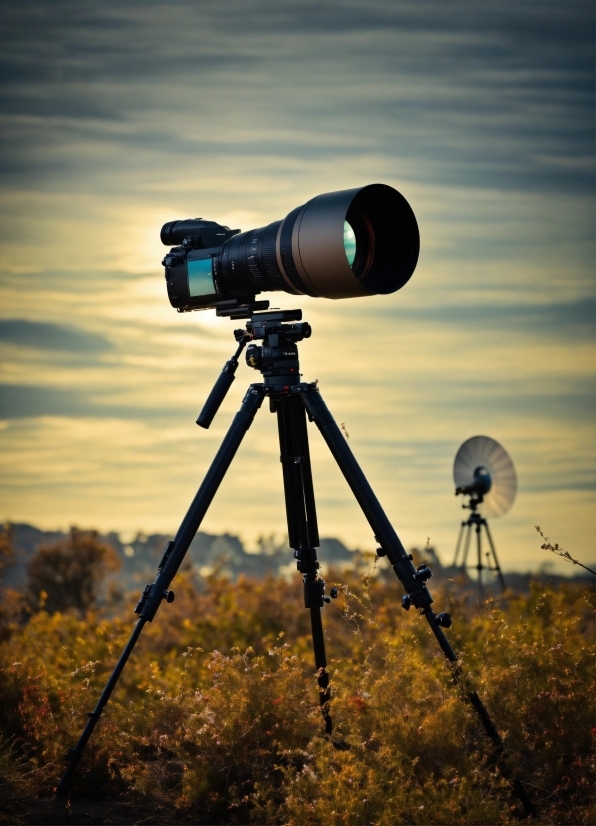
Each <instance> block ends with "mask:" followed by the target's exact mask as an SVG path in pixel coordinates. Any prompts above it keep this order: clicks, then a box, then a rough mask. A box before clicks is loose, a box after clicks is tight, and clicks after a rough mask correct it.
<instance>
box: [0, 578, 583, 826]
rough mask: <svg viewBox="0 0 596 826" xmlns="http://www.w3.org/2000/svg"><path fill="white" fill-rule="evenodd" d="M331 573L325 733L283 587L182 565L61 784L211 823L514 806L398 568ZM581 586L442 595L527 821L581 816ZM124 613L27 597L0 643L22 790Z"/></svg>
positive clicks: (54, 756)
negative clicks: (529, 807) (199, 582)
mask: <svg viewBox="0 0 596 826" xmlns="http://www.w3.org/2000/svg"><path fill="white" fill-rule="evenodd" d="M329 580H330V583H331V582H332V580H333V576H331V577H329ZM333 584H338V585H340V586H341V588H342V594H341V596H340V598H339V599H338V600H337V601H335V602H333V603H332V604H331V605H330V606H329V607H327V608H325V610H324V612H323V613H324V621H325V628H326V634H327V637H328V641H327V649H328V656H329V659H330V672H331V679H332V692H333V699H332V715H333V719H334V724H335V732H334V737H333V740H334V742H331V741H330V740H329V739H328V738H326V737H325V736H324V734H323V725H322V718H321V714H320V710H319V708H318V696H317V688H316V679H315V675H314V673H313V667H312V653H311V649H310V640H309V622H308V611H306V610H305V609H304V608H303V607H302V605H301V593H300V586H299V585H298V584H297V583H296V584H294V585H289V584H287V583H285V582H283V581H276V580H273V579H268V580H264V581H261V582H256V581H248V580H244V581H240V582H239V583H237V584H230V583H229V582H227V581H226V580H223V579H221V578H217V577H212V578H211V579H210V580H209V581H208V582H207V584H206V586H205V588H204V589H202V590H197V589H196V588H195V586H194V584H193V582H192V579H191V578H190V576H188V575H183V576H182V577H180V578H179V579H178V580H177V583H176V602H175V603H173V605H171V606H166V605H163V607H162V609H161V610H160V612H159V614H158V616H157V619H156V621H155V622H154V623H152V625H151V626H150V627H149V628H148V629H147V632H146V633H144V634H143V636H142V637H141V642H140V643H139V646H138V649H137V650H136V651H135V653H134V654H133V657H132V659H131V661H130V662H129V664H128V666H127V668H126V669H125V671H124V674H123V676H122V679H121V682H120V683H119V685H118V688H117V689H116V691H115V693H114V695H113V699H112V701H111V702H110V704H109V705H108V707H107V709H106V711H105V713H104V716H103V717H102V720H101V722H100V724H99V725H98V727H97V729H96V731H95V733H94V735H93V738H92V739H91V741H90V743H89V746H88V747H87V750H86V752H85V757H84V759H83V761H82V762H81V764H80V765H79V767H78V770H77V775H76V782H75V786H74V790H73V795H74V796H75V798H76V796H82V797H86V798H89V797H91V796H93V795H95V796H97V797H101V798H118V799H120V800H127V799H132V798H133V797H134V799H135V800H138V799H139V798H142V799H143V800H145V801H146V811H147V814H148V816H150V815H151V812H152V811H154V809H155V806H156V805H157V804H158V803H159V804H160V805H162V804H164V803H167V805H168V806H169V807H170V808H171V810H173V811H176V812H177V815H176V816H177V817H178V818H179V819H180V820H184V819H188V820H190V821H194V822H197V821H199V820H200V821H201V822H211V823H213V822H220V823H234V822H238V823H247V822H251V821H252V822H257V823H282V822H283V823H295V824H302V823H323V822H325V823H327V822H329V823H338V824H340V823H341V824H357V823H387V824H389V823H391V824H394V823H442V824H446V823H486V824H488V823H510V822H512V821H514V820H515V819H516V817H517V815H518V813H519V804H518V803H517V802H516V801H515V799H512V797H511V794H510V789H509V786H508V784H507V783H506V782H505V781H504V780H503V778H502V777H501V776H500V775H499V772H498V771H497V769H496V768H495V765H494V762H493V761H492V759H491V755H492V749H491V743H490V741H489V740H488V738H487V737H486V736H485V735H484V733H483V730H482V728H481V726H480V725H479V723H478V721H477V719H476V717H475V715H474V713H473V711H472V709H471V708H470V706H469V705H468V704H467V703H466V702H465V701H464V700H463V699H462V697H461V696H460V693H459V691H458V690H457V689H456V688H454V687H453V684H452V681H451V674H450V671H449V667H448V665H447V664H446V662H445V661H444V659H443V658H442V656H440V655H439V652H438V651H437V647H436V643H435V641H434V638H433V637H432V636H431V635H430V633H429V632H428V631H427V630H426V624H425V623H424V622H423V621H422V620H420V618H419V617H417V616H416V614H415V612H413V611H410V612H409V613H407V614H406V613H405V612H403V611H402V610H401V608H400V607H399V600H400V594H399V586H398V584H397V583H393V582H391V583H389V584H385V583H384V582H383V581H380V580H374V579H373V580H371V579H370V578H367V577H365V578H364V580H362V579H361V578H359V577H357V576H356V575H345V576H343V577H342V582H339V583H333ZM446 601H447V598H446V596H445V595H444V594H442V593H441V589H439V590H438V596H437V601H436V604H437V606H440V608H441V609H443V608H444V607H447V606H446ZM451 602H452V603H453V602H454V601H453V599H452V600H451ZM593 602H594V599H593V594H592V593H591V592H590V591H589V590H588V589H586V588H582V587H580V586H572V585H570V586H569V587H567V588H559V589H557V590H554V589H550V588H545V587H544V586H536V587H534V588H533V590H532V592H531V593H530V594H529V595H523V596H520V595H517V596H515V595H512V594H508V595H506V597H505V598H503V599H501V600H499V601H486V602H483V603H481V604H473V603H472V604H466V603H465V602H463V601H462V602H461V604H457V603H455V604H452V606H451V610H452V613H453V615H454V627H453V629H452V630H451V631H450V632H449V634H450V637H451V639H452V640H453V641H454V644H455V645H456V647H457V648H458V649H459V650H461V651H462V657H463V663H464V667H465V669H466V672H467V673H468V674H469V675H470V677H471V679H473V680H474V682H475V684H476V686H477V688H478V690H479V692H480V694H481V696H482V697H483V699H484V700H485V702H486V705H487V707H488V708H489V711H490V712H491V713H492V714H493V716H494V718H495V720H496V722H497V724H498V726H499V728H500V730H501V732H502V733H503V735H504V737H505V742H506V746H507V748H508V750H509V752H510V756H511V762H512V764H513V765H515V767H516V768H517V770H518V771H519V772H520V774H521V776H522V779H523V780H524V782H525V783H526V786H527V789H528V791H529V793H530V795H531V796H532V798H533V799H534V801H535V803H536V805H537V806H538V808H539V810H540V813H541V814H540V822H544V823H591V822H593V815H594V812H593V809H591V806H592V783H593V763H592V762H591V761H592V757H591V754H592V752H591V749H590V747H591V744H590V730H591V729H592V727H593V719H592V718H593V705H594V704H593V691H594V685H593V665H594V661H593V657H594V645H593V630H594V625H593ZM130 630H131V624H130V621H129V620H128V619H127V620H124V619H122V618H106V617H102V616H101V615H99V614H98V613H88V614H87V615H86V616H85V617H84V618H82V617H77V616H76V615H75V614H72V613H71V614H59V613H55V614H53V615H50V614H49V613H47V612H45V611H42V612H39V613H37V614H35V615H34V616H32V617H31V619H30V621H29V622H28V624H27V625H25V626H24V627H22V628H20V629H19V630H17V631H16V632H15V633H14V634H13V636H12V638H11V639H10V640H7V641H5V642H4V643H2V644H1V645H0V658H1V663H2V671H1V672H0V722H1V725H2V729H3V731H4V737H5V743H6V748H5V751H4V756H3V758H2V759H0V772H2V773H3V776H4V777H5V778H6V780H7V781H8V782H9V783H10V784H11V785H12V786H18V788H20V789H22V791H23V794H29V795H31V796H33V795H40V794H41V795H42V796H43V795H50V794H51V790H52V787H53V786H54V785H55V783H56V780H57V778H58V776H59V775H60V773H61V771H62V770H63V767H64V763H63V759H62V757H63V753H64V752H65V751H66V749H67V748H68V747H69V746H72V745H74V742H75V741H76V738H77V737H78V735H79V733H80V730H81V728H82V725H83V724H84V719H85V718H84V715H85V712H87V711H90V710H91V709H92V708H93V706H94V704H95V702H96V699H97V696H98V692H99V691H100V690H101V688H102V687H103V685H104V683H105V681H106V679H107V676H108V675H109V672H110V670H111V668H112V667H113V665H114V662H115V659H116V657H117V656H118V654H119V652H120V650H121V648H122V646H123V644H124V642H125V641H126V639H127V637H128V634H129V633H130ZM284 632H286V633H285V636H284ZM285 641H287V643H286V642H285ZM591 692H592V693H591Z"/></svg>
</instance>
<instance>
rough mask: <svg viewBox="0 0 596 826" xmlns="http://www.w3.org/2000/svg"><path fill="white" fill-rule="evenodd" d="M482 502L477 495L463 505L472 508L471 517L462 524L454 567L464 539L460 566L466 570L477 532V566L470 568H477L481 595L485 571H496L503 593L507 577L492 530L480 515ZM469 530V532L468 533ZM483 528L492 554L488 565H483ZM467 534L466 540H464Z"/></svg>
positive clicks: (487, 553) (488, 559)
mask: <svg viewBox="0 0 596 826" xmlns="http://www.w3.org/2000/svg"><path fill="white" fill-rule="evenodd" d="M481 502H482V495H476V496H474V495H473V496H471V497H470V503H469V504H468V505H462V507H463V508H470V515H469V517H468V519H467V520H466V521H465V522H462V523H461V528H460V531H459V536H458V538H457V545H456V546H455V556H454V558H453V567H454V568H456V567H457V560H458V557H459V551H460V548H461V545H462V539H464V543H463V554H462V561H461V564H460V566H459V567H460V569H461V570H462V571H463V570H464V569H465V568H466V561H467V559H468V551H469V550H470V541H471V538H472V531H473V530H475V532H476V554H477V564H476V565H470V566H468V567H471V568H476V570H477V571H478V580H477V582H478V588H479V590H480V594H481V595H482V594H483V593H484V583H483V582H482V572H483V571H496V574H497V577H498V578H499V584H500V586H501V591H505V589H506V587H507V586H506V585H505V577H504V576H503V572H502V571H501V566H500V565H499V560H498V559H497V552H496V550H495V544H494V542H493V538H492V536H491V533H490V530H489V528H488V522H487V521H486V519H485V518H484V517H483V516H482V515H481V514H479V513H478V505H479V504H480V503H481ZM466 528H467V531H466ZM482 528H484V530H485V531H486V538H487V539H488V544H489V546H490V552H489V551H487V552H486V556H487V560H486V562H487V564H486V565H483V564H482ZM464 533H465V538H464ZM491 553H492V557H493V562H494V566H492V567H491V564H490V554H491Z"/></svg>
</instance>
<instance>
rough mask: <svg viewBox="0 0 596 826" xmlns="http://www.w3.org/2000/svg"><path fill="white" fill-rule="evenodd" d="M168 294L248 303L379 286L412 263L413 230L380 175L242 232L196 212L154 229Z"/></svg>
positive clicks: (200, 304) (190, 304)
mask: <svg viewBox="0 0 596 826" xmlns="http://www.w3.org/2000/svg"><path fill="white" fill-rule="evenodd" d="M161 240H162V243H163V244H165V245H166V246H170V245H175V246H173V247H172V249H171V250H170V252H169V253H168V254H167V255H166V256H165V257H164V259H163V261H162V264H163V266H164V267H165V277H166V283H167V289H168V296H169V299H170V303H171V305H172V306H173V307H175V308H176V309H177V310H178V311H179V312H189V311H191V310H200V309H208V308H214V309H216V310H218V311H225V310H226V309H233V308H234V307H240V306H245V305H251V304H253V303H254V302H255V298H256V296H257V295H258V294H259V293H262V292H274V291H283V292H286V293H291V294H293V295H309V296H315V297H323V298H332V299H338V298H355V297H359V296H371V295H387V294H389V293H393V292H396V290H399V289H401V287H403V286H404V284H406V282H407V281H408V280H409V279H410V276H411V275H412V273H413V272H414V269H415V268H416V264H417V262H418V253H419V250H420V236H419V233H418V225H417V223H416V218H415V216H414V213H413V211H412V208H411V207H410V205H409V203H408V202H407V201H406V199H405V198H404V197H403V195H401V194H400V193H399V192H398V191H397V190H396V189H393V187H390V186H387V185H386V184H369V185H368V186H364V187H359V188H357V189H346V190H341V191H339V192H327V193H324V194H322V195H317V196H316V197H314V198H312V199H311V200H310V201H307V203H306V204H303V205H302V206H299V207H296V208H295V209H293V210H292V211H291V212H290V213H289V214H288V215H287V216H286V217H285V218H284V219H283V220H281V221H274V222H273V223H271V224H268V225H267V226H266V227H260V228H258V229H251V230H248V231H247V232H241V231H240V230H238V229H230V228H229V227H226V226H222V225H221V224H218V223H216V222H215V221H205V220H203V219H202V218H196V219H190V218H189V219H186V220H182V221H169V222H168V223H167V224H164V226H163V227H162V230H161Z"/></svg>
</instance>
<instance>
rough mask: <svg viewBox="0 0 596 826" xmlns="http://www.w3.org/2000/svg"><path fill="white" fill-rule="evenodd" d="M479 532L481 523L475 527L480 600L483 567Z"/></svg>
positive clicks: (482, 586) (481, 595) (482, 585)
mask: <svg viewBox="0 0 596 826" xmlns="http://www.w3.org/2000/svg"><path fill="white" fill-rule="evenodd" d="M480 531H481V523H478V524H477V525H476V551H477V554H478V563H477V565H476V570H477V571H478V590H479V591H480V599H484V583H483V582H482V570H483V568H484V566H483V564H482V534H481V533H480Z"/></svg>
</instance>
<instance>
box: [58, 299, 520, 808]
mask: <svg viewBox="0 0 596 826" xmlns="http://www.w3.org/2000/svg"><path fill="white" fill-rule="evenodd" d="M252 309H254V308H252ZM224 314H225V315H229V316H231V317H232V318H247V317H248V319H249V320H248V321H247V323H246V328H245V329H240V330H235V331H234V336H235V338H236V341H237V342H238V349H237V351H236V353H235V354H234V356H232V358H231V359H230V360H229V361H228V362H227V363H226V364H225V366H224V368H223V371H222V373H221V374H220V376H219V378H218V379H217V381H216V383H215V385H214V387H213V390H212V391H211V394H210V396H209V398H208V399H207V402H206V403H205V406H204V408H203V410H202V412H201V414H200V416H199V418H198V420H197V423H198V424H200V425H201V426H202V427H209V425H210V424H211V421H212V420H213V417H214V416H215V413H216V412H217V410H218V408H219V406H220V404H221V402H222V401H223V399H224V397H225V395H226V393H227V391H228V389H229V388H230V386H231V384H232V382H233V381H234V373H235V371H236V368H237V367H238V357H239V356H240V353H241V352H242V350H243V349H244V347H245V346H246V345H247V344H249V342H252V343H250V344H249V346H248V348H247V352H246V360H247V362H248V364H249V365H250V366H251V367H254V368H255V369H257V370H260V371H261V373H262V375H263V382H262V383H256V384H251V385H250V387H249V388H248V391H247V393H246V395H245V397H244V400H243V402H242V406H241V407H240V410H239V411H238V413H237V414H236V416H235V418H234V420H233V422H232V424H231V426H230V428H229V430H228V432H227V434H226V436H225V437H224V440H223V442H222V444H221V446H220V448H219V450H218V452H217V454H216V456H215V458H214V460H213V462H212V463H211V466H210V468H209V470H208V471H207V474H206V476H205V478H204V480H203V482H202V484H201V486H200V488H199V490H198V492H197V494H196V496H195V498H194V500H193V502H192V504H191V506H190V508H189V510H188V512H187V514H186V516H185V517H184V519H183V521H182V524H181V525H180V528H179V530H178V533H177V534H176V538H175V539H174V540H173V541H171V542H168V544H167V545H166V548H165V550H164V554H163V557H162V559H161V562H160V563H159V567H158V573H157V577H156V579H155V582H154V583H153V584H152V585H147V586H146V588H145V590H144V591H143V594H142V595H141V599H140V600H139V603H138V605H137V607H136V608H135V612H136V613H137V614H138V615H139V620H138V621H137V624H136V626H135V628H134V631H133V633H132V636H131V638H130V640H129V642H128V644H127V645H126V647H125V649H124V651H123V652H122V654H121V656H120V659H119V661H118V663H117V665H116V667H115V669H114V671H113V673H112V676H111V677H110V679H109V680H108V683H107V685H106V687H105V688H104V690H103V692H102V694H101V696H100V698H99V700H98V702H97V705H96V707H95V709H94V711H93V712H91V713H90V714H89V721H88V722H87V725H86V726H85V729H84V730H83V733H82V734H81V737H80V738H79V741H78V743H77V744H76V746H75V747H74V748H73V749H70V750H69V752H68V754H67V756H66V759H67V760H68V761H69V764H70V765H69V766H68V768H67V769H66V771H65V772H64V775H63V777H62V779H61V781H60V783H59V785H58V787H57V789H56V791H57V793H58V794H61V795H65V794H67V793H68V791H69V788H70V785H71V779H72V773H73V771H74V769H75V766H76V765H77V763H78V762H79V760H80V759H81V755H82V753H83V750H84V748H85V746H86V744H87V742H88V740H89V738H90V736H91V734H92V732H93V729H94V728H95V726H96V724H97V721H98V720H99V718H100V716H101V713H102V711H103V709H104V708H105V706H106V704H107V703H108V701H109V699H110V695H111V693H112V691H113V689H114V687H115V685H116V683H117V681H118V678H119V676H120V674H121V673H122V669H123V668H124V666H125V665H126V662H127V660H128V658H129V656H130V654H131V652H132V650H133V648H134V646H135V643H136V642H137V640H138V638H139V636H140V634H141V631H142V630H143V627H144V625H145V623H147V622H151V621H152V620H153V618H154V617H155V615H156V613H157V610H158V608H159V606H160V605H161V603H162V602H163V601H164V600H165V601H166V602H172V601H173V599H174V594H173V593H172V591H170V590H169V587H170V584H171V582H172V580H173V578H174V576H175V575H176V573H177V571H178V569H179V567H180V565H181V563H182V561H183V559H184V556H185V554H186V552H187V550H188V548H189V546H190V543H191V542H192V540H193V538H194V536H195V534H196V532H197V531H198V529H199V526H200V524H201V521H202V519H203V517H204V516H205V514H206V512H207V509H208V507H209V505H210V504H211V501H212V500H213V497H214V496H215V493H216V492H217V489H218V487H219V485H220V483H221V481H222V480H223V478H224V476H225V474H226V471H227V470H228V468H229V466H230V464H231V462H232V459H233V458H234V456H235V454H236V451H237V450H238V448H239V446H240V443H241V442H242V439H243V437H244V435H245V433H246V431H247V430H248V428H249V427H250V425H251V424H252V421H253V419H254V417H255V415H256V413H257V411H258V409H259V408H260V406H261V404H262V403H263V400H264V398H265V397H267V398H269V402H270V408H271V411H272V412H275V413H276V414H277V422H278V429H279V441H280V454H281V462H282V469H283V482H284V492H285V501H286V515H287V521H288V534H289V541H290V545H291V547H292V548H293V549H294V557H295V558H296V560H297V567H298V570H299V571H300V572H301V573H302V578H303V583H304V603H305V606H306V607H307V608H309V609H310V616H311V625H312V637H313V648H314V655H315V666H316V669H317V680H318V685H319V698H320V703H321V706H322V711H323V716H324V721H325V731H326V733H327V734H329V735H330V734H331V732H332V722H331V717H330V713H329V698H330V689H329V677H328V674H327V659H326V656H325V642H324V637H323V627H322V622H321V608H322V607H323V606H324V604H325V603H326V602H329V597H327V596H325V583H324V581H323V580H322V578H321V577H320V576H319V570H318V569H319V563H318V562H317V554H316V550H315V547H316V546H317V545H318V544H319V538H318V529H317V517H316V509H315V498H314V491H313V484H312V474H311V468H310V456H309V449H308V434H307V428H306V415H307V416H308V418H309V420H310V421H312V422H314V423H315V424H316V426H317V427H318V429H319V430H320V432H321V434H322V436H323V438H324V439H325V442H326V443H327V446H328V447H329V449H330V451H331V453H332V455H333V457H334V459H335V461H336V462H337V464H338V466H339V468H340V470H341V472H342V473H343V475H344V477H345V478H346V481H347V482H348V484H349V486H350V488H351V489H352V492H353V494H354V496H355V498H356V500H357V502H358V504H359V505H360V507H361V509H362V511H363V513H364V515H365V517H366V519H367V520H368V523H369V524H370V526H371V528H372V530H373V533H374V535H375V539H376V541H377V542H378V544H379V547H378V548H377V554H378V555H379V556H387V558H388V559H389V562H390V563H391V565H392V567H393V570H394V571H395V573H396V574H397V577H398V579H399V580H400V582H401V584H402V585H403V588H404V590H405V592H406V593H405V595H404V596H403V598H402V606H403V607H404V608H405V609H406V610H409V608H410V607H411V606H414V607H415V608H417V609H419V611H420V614H421V615H422V616H424V617H425V619H426V621H427V622H428V624H429V625H430V628H431V629H432V631H433V633H434V635H435V637H436V639H437V641H438V643H439V645H440V647H441V649H442V651H443V653H444V655H445V657H446V658H447V659H448V660H449V662H451V663H453V664H454V667H453V676H454V679H455V681H458V680H460V678H461V676H462V675H461V672H460V669H459V666H458V665H457V659H458V658H457V655H456V654H455V652H454V650H453V648H452V647H451V645H450V643H449V641H448V639H447V637H446V636H445V633H444V631H443V628H448V627H449V626H450V625H451V618H450V617H449V615H448V614H445V613H441V614H435V612H434V611H433V610H432V608H431V605H432V602H433V599H432V597H431V595H430V593H429V591H428V588H427V586H426V582H427V580H428V579H430V577H431V576H432V573H431V571H430V569H429V568H428V567H427V566H426V565H419V566H418V568H415V567H414V565H413V563H412V557H411V555H410V554H408V553H407V552H406V550H405V548H404V546H403V545H402V543H401V541H400V539H399V537H398V536H397V534H396V532H395V531H394V529H393V527H392V525H391V523H390V522H389V519H388V518H387V516H386V515H385V512H384V511H383V509H382V507H381V505H380V503H379V501H378V499H377V497H376V496H375V494H374V492H373V490H372V488H371V487H370V485H369V483H368V481H367V479H366V477H365V476H364V474H363V472H362V470H361V469H360V467H359V465H358V463H357V461H356V459H355V458H354V455H353V454H352V451H351V450H350V448H349V446H348V444H347V442H346V439H345V438H344V436H343V434H342V432H341V430H340V428H339V427H338V426H337V424H336V422H335V421H334V419H333V417H332V415H331V413H330V412H329V410H328V408H327V406H326V404H325V402H324V401H323V399H322V397H321V394H320V393H319V390H318V388H317V383H316V382H314V383H306V382H301V381H300V373H299V364H298V348H297V346H296V343H297V342H298V341H301V340H302V339H304V338H308V337H309V336H310V334H311V328H310V326H309V325H308V324H307V323H305V322H301V323H288V322H300V321H301V318H302V312H301V310H289V311H278V312H263V313H254V312H253V313H252V314H251V312H250V311H249V310H246V311H245V312H240V311H237V310H236V311H224V312H220V315H224ZM256 341H262V342H263V343H262V344H261V345H257V344H255V343H254V342H256ZM305 413H306V415H305ZM333 591H334V589H332V591H331V596H332V597H333V596H336V595H337V594H336V593H335V594H334V593H333ZM466 696H467V698H468V700H469V702H470V703H471V704H472V706H473V707H474V709H475V711H476V712H477V714H478V716H479V718H480V720H481V722H482V725H483V726H484V729H485V731H486V733H487V735H488V736H489V737H490V738H491V740H492V742H493V744H494V746H495V752H496V756H497V759H498V761H499V764H500V766H501V771H502V772H503V774H504V775H505V776H507V777H509V778H510V779H511V782H512V784H513V787H514V790H515V792H516V793H517V795H518V796H519V798H520V800H521V801H522V803H523V806H524V810H525V812H526V814H534V813H535V812H534V808H533V806H532V803H531V802H530V800H529V799H528V797H527V795H526V793H525V790H524V788H523V786H522V784H521V781H520V780H519V778H518V777H516V776H514V775H513V774H512V772H511V771H510V770H509V767H508V765H507V762H506V759H505V755H504V753H503V741H502V739H501V737H500V735H499V733H498V731H497V729H496V727H495V725H494V724H493V722H492V720H491V718H490V716H489V714H488V712H487V710H486V708H485V707H484V704H483V703H482V701H481V699H480V697H479V696H478V694H477V693H476V692H475V691H472V690H468V689H466Z"/></svg>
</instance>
